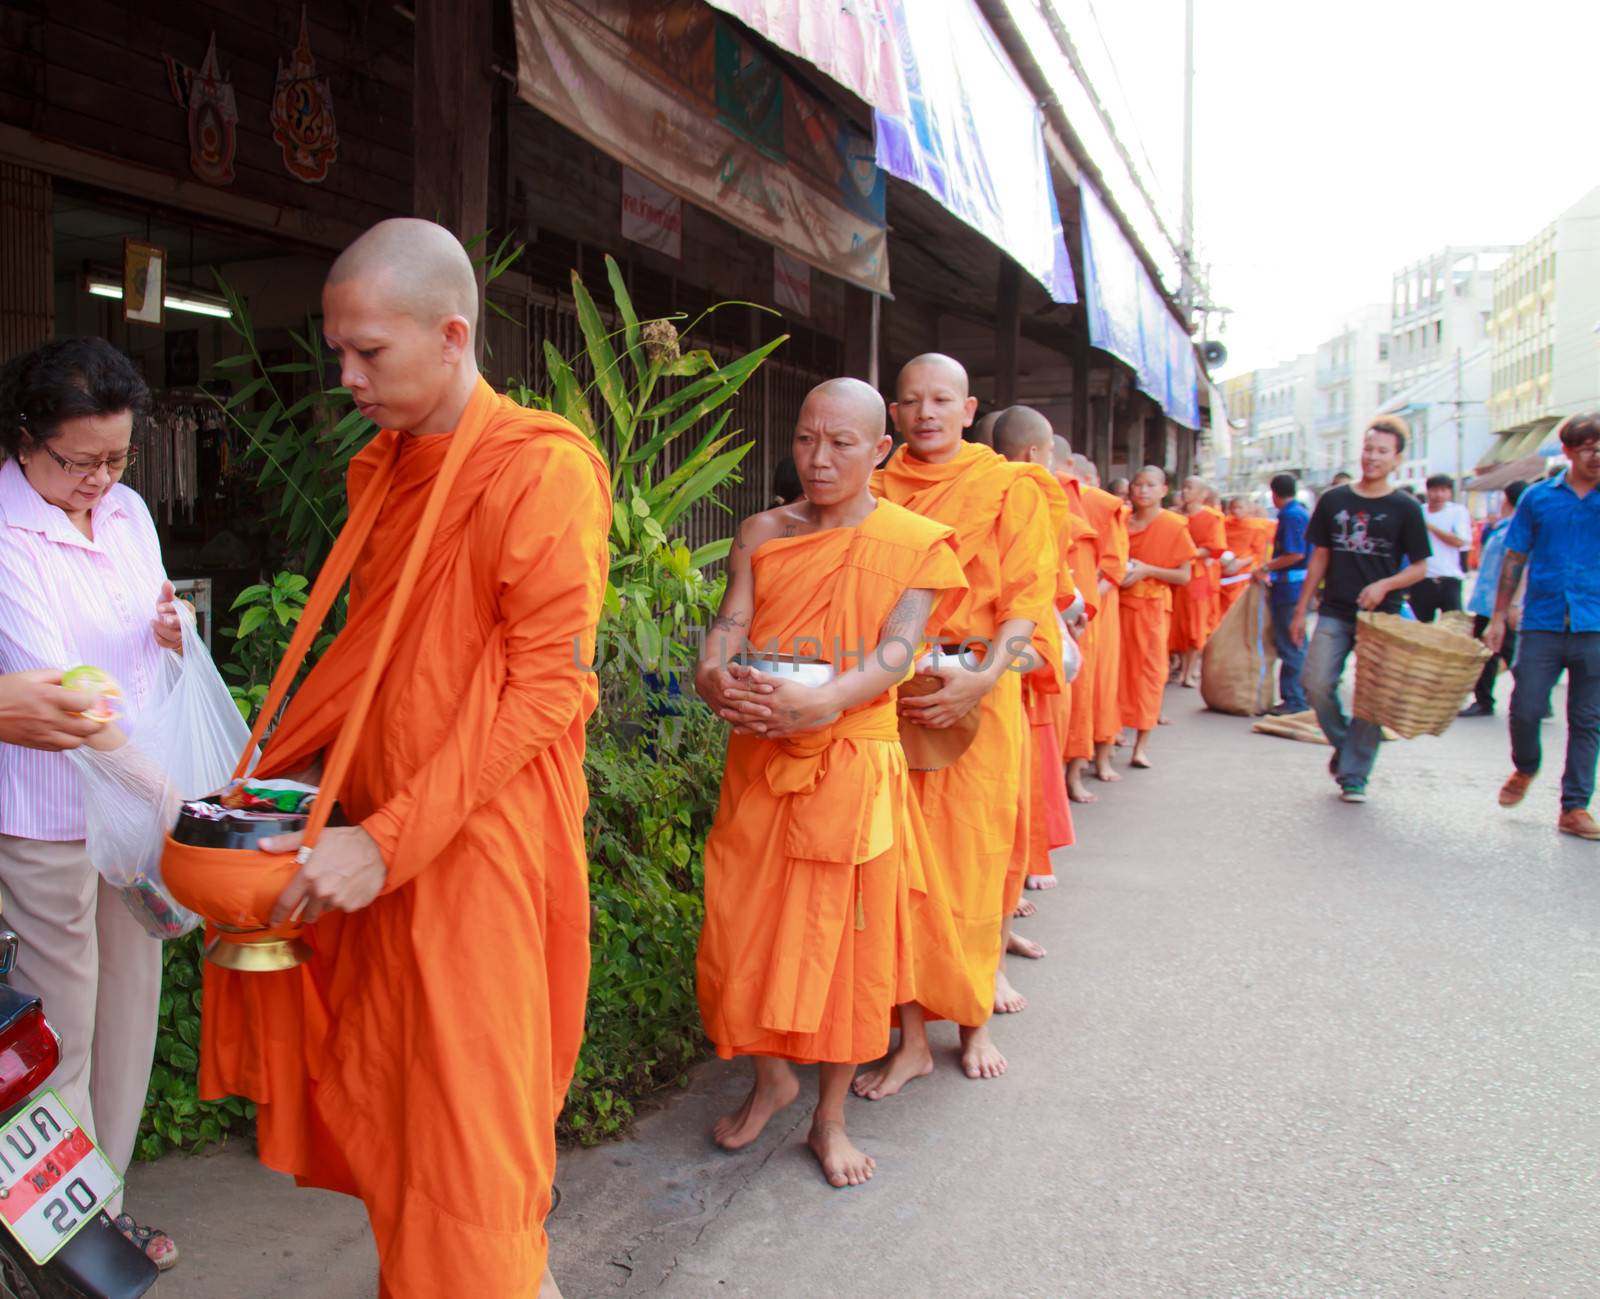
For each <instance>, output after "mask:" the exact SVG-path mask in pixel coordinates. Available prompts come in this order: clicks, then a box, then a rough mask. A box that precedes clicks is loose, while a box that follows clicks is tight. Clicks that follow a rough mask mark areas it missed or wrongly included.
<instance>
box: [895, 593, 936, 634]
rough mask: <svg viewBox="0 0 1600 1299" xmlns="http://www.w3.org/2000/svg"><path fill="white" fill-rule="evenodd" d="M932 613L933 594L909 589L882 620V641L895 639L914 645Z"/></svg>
mask: <svg viewBox="0 0 1600 1299" xmlns="http://www.w3.org/2000/svg"><path fill="white" fill-rule="evenodd" d="M932 612H933V592H932V591H929V590H926V589H924V588H920V587H911V588H909V589H907V590H906V591H905V592H903V593H902V594H901V596H900V598H899V600H897V601H896V602H895V606H894V608H893V609H891V610H889V616H888V617H887V618H886V619H884V623H883V639H884V640H889V639H890V638H897V639H899V640H903V641H910V642H912V643H913V644H915V643H916V641H918V640H919V639H921V637H922V630H923V628H924V627H925V626H927V622H928V615H929V614H931V613H932Z"/></svg>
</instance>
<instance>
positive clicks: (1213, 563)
mask: <svg viewBox="0 0 1600 1299" xmlns="http://www.w3.org/2000/svg"><path fill="white" fill-rule="evenodd" d="M1210 490H1211V488H1210V484H1209V483H1207V482H1206V481H1205V479H1203V478H1194V477H1190V478H1185V479H1184V480H1183V495H1182V508H1183V513H1184V515H1185V517H1186V518H1187V520H1188V526H1189V535H1190V536H1191V537H1192V538H1193V539H1194V544H1195V558H1194V560H1193V562H1192V563H1191V565H1190V571H1191V576H1190V580H1189V582H1188V583H1187V584H1185V585H1184V586H1180V587H1177V588H1175V589H1174V590H1173V592H1172V628H1171V631H1170V633H1169V635H1168V643H1167V648H1168V649H1169V651H1171V653H1173V654H1176V655H1178V657H1179V664H1178V672H1177V679H1178V680H1179V681H1180V682H1182V683H1183V684H1184V685H1185V686H1188V687H1189V688H1190V689H1193V688H1194V687H1196V686H1198V685H1199V684H1200V652H1201V651H1202V650H1203V649H1205V647H1206V641H1207V640H1208V639H1209V638H1210V636H1211V629H1212V627H1213V626H1215V616H1214V614H1213V611H1212V603H1213V596H1214V591H1215V574H1214V573H1213V570H1214V569H1216V568H1217V567H1218V560H1219V559H1220V557H1221V555H1222V554H1223V552H1224V551H1226V550H1227V541H1226V538H1225V536H1224V531H1223V529H1224V519H1223V515H1222V511H1221V510H1218V509H1217V508H1215V507H1214V506H1212V505H1211V504H1210V503H1209V495H1210Z"/></svg>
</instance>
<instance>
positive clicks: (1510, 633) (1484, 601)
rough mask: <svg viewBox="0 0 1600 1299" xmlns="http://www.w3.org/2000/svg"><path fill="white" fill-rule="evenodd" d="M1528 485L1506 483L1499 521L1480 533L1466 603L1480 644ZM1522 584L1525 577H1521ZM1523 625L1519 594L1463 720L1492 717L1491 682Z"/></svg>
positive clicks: (1508, 656)
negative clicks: (1508, 537) (1514, 517)
mask: <svg viewBox="0 0 1600 1299" xmlns="http://www.w3.org/2000/svg"><path fill="white" fill-rule="evenodd" d="M1527 487H1528V484H1527V483H1508V484H1506V488H1505V491H1503V492H1502V493H1501V495H1500V517H1499V518H1497V519H1495V520H1493V521H1492V522H1491V523H1490V524H1489V526H1488V527H1487V528H1485V529H1484V530H1483V536H1482V537H1481V538H1480V539H1479V543H1478V544H1479V547H1480V552H1479V556H1478V580H1477V581H1476V582H1475V583H1474V584H1473V587H1472V597H1471V598H1470V599H1469V600H1468V601H1467V611H1468V612H1469V613H1471V614H1472V634H1473V635H1474V636H1476V637H1478V638H1479V639H1480V640H1481V639H1482V638H1483V633H1484V632H1485V631H1486V630H1487V629H1488V626H1489V619H1490V617H1491V616H1492V615H1493V613H1494V596H1495V589H1496V587H1498V586H1499V584H1500V565H1501V562H1502V561H1503V560H1504V559H1505V554H1506V532H1507V530H1508V529H1509V528H1510V527H1511V516H1512V515H1513V514H1515V513H1516V510H1517V501H1518V500H1519V499H1521V496H1522V493H1523V492H1524V491H1526V490H1527ZM1523 580H1524V582H1526V580H1527V577H1526V574H1524V577H1523ZM1521 621H1522V592H1521V591H1516V592H1513V594H1512V597H1511V607H1510V609H1509V610H1508V611H1507V613H1506V636H1505V640H1504V642H1502V644H1501V646H1500V650H1499V652H1498V653H1496V654H1492V655H1490V657H1489V661H1488V662H1487V663H1485V664H1484V665H1483V672H1482V673H1481V674H1480V675H1479V677H1478V684H1477V685H1476V686H1475V687H1474V688H1473V691H1472V702H1471V703H1470V704H1468V705H1467V706H1466V707H1465V708H1463V709H1462V710H1461V716H1463V717H1488V716H1491V715H1492V714H1493V713H1494V680H1495V677H1496V676H1498V675H1499V673H1500V665H1501V664H1502V663H1504V664H1505V666H1506V669H1507V670H1508V671H1509V670H1510V668H1511V664H1512V662H1513V660H1514V659H1515V658H1516V655H1517V627H1518V625H1519V624H1520V623H1521Z"/></svg>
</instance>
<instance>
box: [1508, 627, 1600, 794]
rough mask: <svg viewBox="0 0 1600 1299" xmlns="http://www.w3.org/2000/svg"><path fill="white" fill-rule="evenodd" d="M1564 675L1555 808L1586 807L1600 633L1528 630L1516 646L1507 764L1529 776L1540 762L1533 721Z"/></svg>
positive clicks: (1595, 750)
mask: <svg viewBox="0 0 1600 1299" xmlns="http://www.w3.org/2000/svg"><path fill="white" fill-rule="evenodd" d="M1563 668H1565V669H1566V671H1567V769H1566V771H1564V772H1563V773H1562V775H1561V809H1562V811H1567V810H1569V809H1571V808H1575V807H1588V806H1589V800H1590V799H1592V798H1593V797H1594V767H1595V758H1596V755H1600V632H1594V631H1589V632H1578V631H1529V630H1527V629H1526V628H1524V629H1523V631H1522V634H1521V636H1520V637H1518V641H1517V661H1516V668H1515V672H1516V684H1515V685H1514V686H1513V687H1512V688H1511V761H1512V762H1513V763H1514V764H1515V766H1516V768H1517V770H1518V771H1520V772H1522V774H1523V775H1525V776H1531V775H1532V774H1533V773H1534V772H1536V771H1538V770H1539V760H1540V758H1541V757H1542V753H1541V751H1540V745H1539V722H1540V720H1541V719H1542V718H1543V717H1544V715H1545V713H1546V712H1547V711H1548V710H1549V707H1550V691H1551V690H1552V689H1554V688H1555V684H1556V678H1557V677H1559V676H1560V675H1561V670H1562V669H1563Z"/></svg>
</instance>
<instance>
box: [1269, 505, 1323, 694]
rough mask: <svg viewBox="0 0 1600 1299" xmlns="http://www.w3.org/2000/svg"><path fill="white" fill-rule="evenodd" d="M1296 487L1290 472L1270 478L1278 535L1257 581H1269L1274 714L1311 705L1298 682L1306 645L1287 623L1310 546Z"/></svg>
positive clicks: (1307, 517)
mask: <svg viewBox="0 0 1600 1299" xmlns="http://www.w3.org/2000/svg"><path fill="white" fill-rule="evenodd" d="M1299 487H1300V484H1299V483H1297V482H1296V481H1295V478H1294V475H1293V474H1279V475H1278V476H1277V477H1276V478H1274V479H1273V480H1272V503H1273V505H1275V506H1276V507H1277V509H1278V535H1277V537H1276V538H1275V539H1274V540H1273V543H1272V559H1271V560H1270V561H1269V562H1268V563H1267V564H1265V565H1264V566H1263V567H1262V568H1261V569H1260V570H1259V572H1258V574H1257V578H1258V580H1259V581H1262V582H1267V583H1269V584H1270V585H1269V586H1268V587H1267V607H1268V608H1269V609H1270V610H1271V612H1272V639H1273V640H1274V641H1275V642H1277V646H1278V697H1279V698H1280V699H1281V700H1282V701H1283V702H1281V703H1280V704H1279V705H1278V706H1277V707H1276V708H1274V709H1273V710H1272V715H1273V716H1274V717H1282V716H1284V715H1285V714H1287V713H1303V712H1305V711H1306V710H1307V709H1308V708H1310V707H1311V705H1310V704H1308V703H1307V702H1306V692H1305V687H1304V686H1302V685H1301V684H1300V670H1301V668H1303V667H1304V666H1305V661H1306V647H1305V645H1304V644H1298V645H1297V644H1296V643H1295V642H1294V640H1293V639H1291V637H1290V636H1289V624H1290V623H1291V622H1292V621H1294V607H1295V605H1296V604H1298V603H1299V601H1300V589H1301V584H1302V583H1303V582H1304V581H1305V578H1306V552H1307V551H1308V550H1309V549H1310V547H1309V546H1308V545H1306V524H1307V523H1309V522H1310V521H1311V516H1310V515H1309V514H1308V513H1307V512H1306V507H1305V506H1303V505H1302V504H1300V501H1299V499H1298V498H1297V497H1296V495H1295V493H1296V492H1297V491H1298V490H1299Z"/></svg>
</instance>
